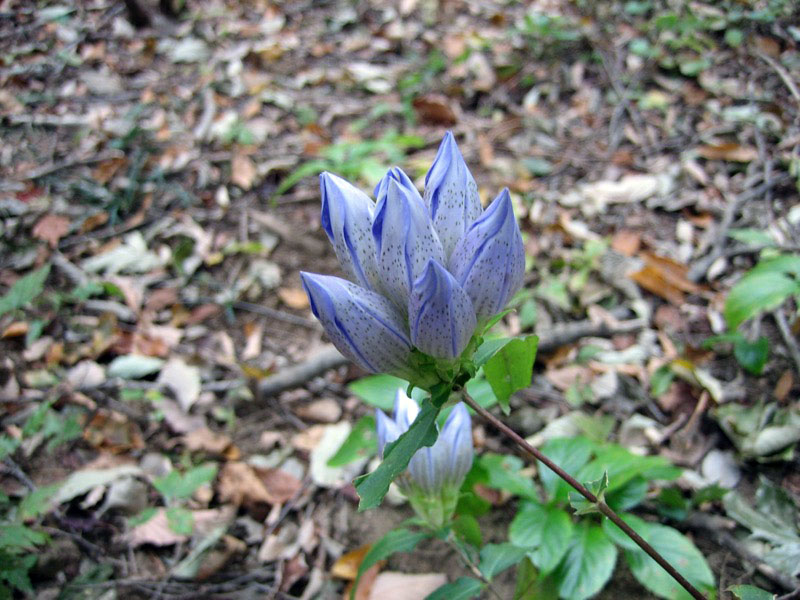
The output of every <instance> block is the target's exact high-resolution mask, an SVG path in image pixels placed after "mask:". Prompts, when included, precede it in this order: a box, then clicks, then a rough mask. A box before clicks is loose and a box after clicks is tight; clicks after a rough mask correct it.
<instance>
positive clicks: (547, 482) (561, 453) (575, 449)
mask: <svg viewBox="0 0 800 600" xmlns="http://www.w3.org/2000/svg"><path fill="white" fill-rule="evenodd" d="M593 448H594V445H593V444H592V442H590V441H589V440H588V439H586V438H584V437H574V438H553V439H551V440H549V441H548V442H547V443H546V444H545V445H544V446H542V453H543V454H544V455H545V456H546V457H547V458H549V459H550V460H552V461H553V462H554V463H556V464H557V465H558V466H559V467H561V468H562V469H564V470H565V471H566V472H567V473H568V474H569V475H572V476H573V477H574V476H575V475H577V474H578V471H579V470H580V469H581V468H582V467H583V466H584V465H585V464H586V463H587V462H588V460H589V457H590V456H591V455H592V449H593ZM539 479H540V481H541V482H542V486H543V487H544V490H545V493H546V494H547V497H548V499H550V500H556V501H559V502H564V501H566V499H567V495H568V493H569V490H571V489H572V488H571V487H570V486H569V484H568V483H567V482H566V481H564V480H563V479H561V478H560V477H559V476H558V475H556V474H555V472H554V471H552V470H551V469H550V467H546V466H545V465H543V464H540V465H539Z"/></svg>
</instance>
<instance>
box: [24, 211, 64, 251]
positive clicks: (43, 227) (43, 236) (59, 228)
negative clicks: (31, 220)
mask: <svg viewBox="0 0 800 600" xmlns="http://www.w3.org/2000/svg"><path fill="white" fill-rule="evenodd" d="M69 225H70V221H69V219H68V218H67V217H65V216H63V215H53V214H49V215H45V216H43V217H42V218H41V219H39V221H38V222H37V223H36V225H34V226H33V231H32V233H33V237H35V238H36V239H38V240H42V241H43V242H47V243H48V244H50V247H51V248H55V247H56V246H58V241H59V240H60V239H61V238H62V237H64V236H65V235H66V234H67V232H68V231H69Z"/></svg>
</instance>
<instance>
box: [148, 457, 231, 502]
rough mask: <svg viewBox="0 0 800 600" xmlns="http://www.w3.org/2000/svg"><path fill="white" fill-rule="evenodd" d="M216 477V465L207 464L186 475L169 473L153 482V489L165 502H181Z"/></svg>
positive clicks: (193, 469)
mask: <svg viewBox="0 0 800 600" xmlns="http://www.w3.org/2000/svg"><path fill="white" fill-rule="evenodd" d="M216 475H217V465H215V464H210V463H209V464H207V465H200V466H199V467H194V468H192V469H189V470H188V471H186V473H183V474H181V473H178V472H177V471H170V472H169V473H168V474H167V475H165V476H164V477H160V478H158V479H155V480H154V481H153V487H155V488H156V489H157V490H158V491H159V492H161V494H163V495H164V498H166V499H167V501H170V500H182V499H185V498H189V497H191V495H192V494H194V493H195V491H197V489H198V488H199V487H200V486H201V485H204V484H206V483H211V482H212V481H213V480H214V477H216Z"/></svg>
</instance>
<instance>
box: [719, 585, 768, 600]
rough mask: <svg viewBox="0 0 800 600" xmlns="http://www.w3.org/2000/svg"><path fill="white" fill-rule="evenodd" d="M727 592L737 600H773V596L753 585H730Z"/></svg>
mask: <svg viewBox="0 0 800 600" xmlns="http://www.w3.org/2000/svg"><path fill="white" fill-rule="evenodd" d="M728 591H729V592H730V593H731V594H733V595H734V596H736V598H738V600H775V594H771V593H770V592H767V591H766V590H762V589H761V588H758V587H756V586H754V585H732V586H731V587H729V588H728Z"/></svg>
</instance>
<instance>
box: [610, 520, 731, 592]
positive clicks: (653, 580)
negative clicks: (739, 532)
mask: <svg viewBox="0 0 800 600" xmlns="http://www.w3.org/2000/svg"><path fill="white" fill-rule="evenodd" d="M644 523H645V526H644V527H642V528H641V530H637V533H639V535H641V536H642V537H644V538H645V540H647V541H648V542H649V543H650V545H651V546H653V548H655V549H656V551H657V552H658V553H659V554H661V556H663V557H664V559H666V561H667V562H669V563H670V564H671V565H672V566H673V567H675V568H676V569H677V570H678V572H679V573H680V574H681V575H683V576H684V577H685V578H686V579H687V580H689V583H691V584H692V585H694V586H695V587H697V588H698V589H700V590H701V591H707V592H710V591H712V590H714V588H715V584H714V575H713V574H712V572H711V569H710V568H709V566H708V563H707V562H706V559H705V557H704V556H703V555H702V554H701V552H700V551H699V550H698V549H697V547H696V546H695V545H694V544H693V543H692V542H690V541H689V539H688V538H687V537H685V536H684V535H682V534H681V533H679V532H678V531H676V530H675V529H673V528H672V527H667V526H665V525H659V524H657V523H647V522H644ZM612 526H614V525H613V524H612ZM625 557H626V559H627V561H628V565H629V566H630V568H631V572H632V573H633V576H634V577H636V579H637V580H638V581H639V583H641V584H642V585H643V586H644V587H646V588H647V589H648V590H650V591H651V592H653V593H654V594H656V595H657V596H660V597H661V598H667V600H691V596H690V595H689V593H688V592H687V591H686V590H684V589H683V587H681V585H680V584H679V583H678V582H677V581H675V580H674V579H673V578H672V576H671V575H670V574H669V573H667V572H666V571H665V570H664V569H663V568H662V567H660V566H659V565H658V564H657V563H656V561H654V560H653V559H652V558H650V557H649V556H648V555H647V554H645V552H644V551H643V550H641V549H639V548H638V547H637V548H636V550H625Z"/></svg>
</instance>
